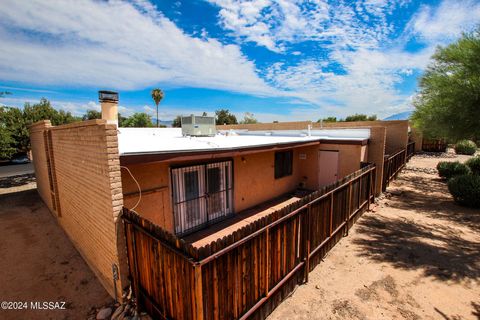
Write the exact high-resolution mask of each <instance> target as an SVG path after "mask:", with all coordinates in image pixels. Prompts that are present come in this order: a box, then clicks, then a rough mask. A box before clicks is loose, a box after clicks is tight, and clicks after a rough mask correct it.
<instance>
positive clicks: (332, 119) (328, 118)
mask: <svg viewBox="0 0 480 320" xmlns="http://www.w3.org/2000/svg"><path fill="white" fill-rule="evenodd" d="M320 121H323V122H337V117H326V118H323V119H319V120H318V121H317V122H320Z"/></svg>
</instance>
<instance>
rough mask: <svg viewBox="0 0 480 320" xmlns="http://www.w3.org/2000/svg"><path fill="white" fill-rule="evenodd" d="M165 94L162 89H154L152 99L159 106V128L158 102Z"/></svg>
mask: <svg viewBox="0 0 480 320" xmlns="http://www.w3.org/2000/svg"><path fill="white" fill-rule="evenodd" d="M164 96H165V94H164V93H163V91H162V90H160V89H158V88H156V89H153V90H152V99H153V101H154V102H155V105H156V106H157V128H158V104H159V103H160V101H162V99H163V97H164Z"/></svg>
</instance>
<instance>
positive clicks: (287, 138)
mask: <svg viewBox="0 0 480 320" xmlns="http://www.w3.org/2000/svg"><path fill="white" fill-rule="evenodd" d="M118 130H119V133H118V149H119V153H120V155H129V154H145V153H173V152H175V153H178V152H198V151H221V150H238V149H244V148H251V147H261V146H275V145H284V144H289V143H292V144H294V143H302V142H305V143H308V142H314V141H320V140H345V141H363V140H365V139H368V138H370V129H368V128H367V129H335V130H310V133H309V132H308V131H307V130H271V131H248V130H219V131H218V133H217V135H215V136H213V137H189V136H187V137H185V136H182V129H181V128H119V129H118Z"/></svg>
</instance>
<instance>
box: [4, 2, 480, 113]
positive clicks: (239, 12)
mask: <svg viewBox="0 0 480 320" xmlns="http://www.w3.org/2000/svg"><path fill="white" fill-rule="evenodd" d="M478 22H480V2H479V1H469V0H463V1H454V0H443V1H408V0H398V1H396V0H361V1H324V0H309V1H295V0H290V1H286V0H254V1H236V0H190V1H167V0H164V1H153V2H149V1H147V0H136V1H128V2H127V1H91V0H75V1H73V0H72V1H69V0H65V1H47V0H43V1H38V0H29V1H17V0H2V7H1V8H0V41H1V43H2V45H1V46H0V91H10V92H12V93H13V94H12V95H9V96H6V97H4V98H1V99H0V103H2V104H5V105H15V106H22V105H23V104H24V102H36V101H38V100H39V99H40V98H41V97H45V98H47V99H49V100H51V101H52V103H53V105H54V106H55V107H56V108H59V109H60V108H62V109H65V110H68V111H71V112H72V113H74V114H76V115H81V114H83V113H84V112H85V110H87V109H97V110H98V109H99V104H98V99H97V91H98V90H102V89H108V90H117V91H119V92H120V112H121V113H122V114H124V115H129V114H131V113H133V112H147V113H150V114H152V115H153V109H154V104H153V102H152V101H151V98H150V90H151V89H152V88H155V87H160V88H162V89H163V90H164V91H165V94H166V96H165V99H164V100H163V101H162V103H161V105H160V119H162V120H170V119H173V118H174V117H175V116H176V115H178V114H190V113H201V112H203V111H206V112H213V111H214V110H216V109H218V108H228V109H230V110H231V111H232V112H234V113H235V114H236V115H237V116H238V117H239V118H242V117H243V114H244V113H245V112H251V113H253V114H254V115H255V116H256V117H257V118H258V119H259V120H261V121H273V120H278V121H289V120H317V119H318V118H320V117H327V116H337V117H344V116H346V115H348V114H352V113H367V114H377V115H379V116H380V117H385V116H388V115H391V114H394V113H398V112H402V111H406V110H410V109H412V105H411V101H412V98H413V96H414V94H415V92H416V90H417V79H418V77H419V76H420V75H421V74H422V72H423V70H424V69H425V67H426V66H427V65H428V62H429V58H430V56H431V55H432V53H433V52H434V51H435V48H436V46H438V45H446V44H448V43H450V42H452V41H454V40H455V39H457V38H458V36H459V35H460V34H461V32H463V31H471V30H472V29H473V28H474V27H475V26H476V24H477V23H478Z"/></svg>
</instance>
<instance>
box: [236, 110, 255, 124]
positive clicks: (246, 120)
mask: <svg viewBox="0 0 480 320" xmlns="http://www.w3.org/2000/svg"><path fill="white" fill-rule="evenodd" d="M240 123H241V124H255V123H258V120H257V119H255V117H254V115H253V113H250V112H245V115H244V116H243V120H241V121H240Z"/></svg>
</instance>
